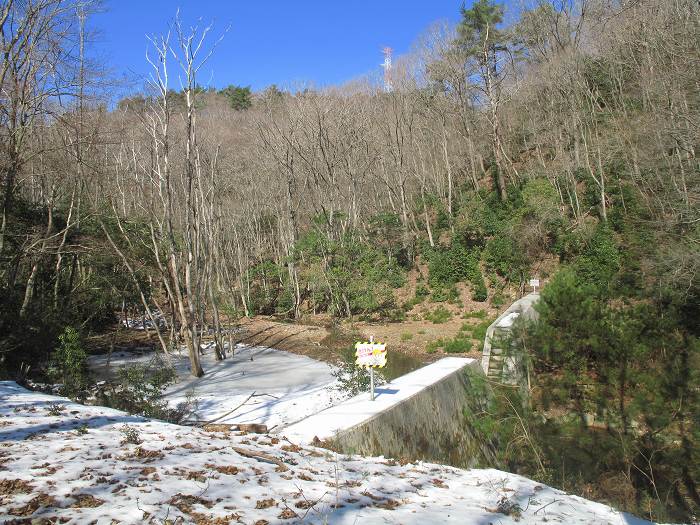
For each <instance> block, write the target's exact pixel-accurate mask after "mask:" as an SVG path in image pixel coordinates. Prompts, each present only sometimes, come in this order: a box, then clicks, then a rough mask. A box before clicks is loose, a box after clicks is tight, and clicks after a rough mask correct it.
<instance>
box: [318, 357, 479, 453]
mask: <svg viewBox="0 0 700 525" xmlns="http://www.w3.org/2000/svg"><path fill="white" fill-rule="evenodd" d="M468 370H470V371H471V372H473V373H477V374H481V369H480V366H479V363H478V361H476V360H472V361H471V362H469V363H468V364H465V366H463V367H462V368H460V369H458V370H456V371H454V372H453V373H451V374H449V375H448V376H446V377H444V378H443V379H441V380H439V381H437V382H435V383H433V384H431V385H430V386H427V387H426V388H424V389H423V390H421V391H420V392H418V393H417V394H415V395H413V396H412V397H410V398H409V399H406V400H404V401H402V402H401V403H400V404H398V405H396V406H394V407H392V408H390V409H388V410H385V411H382V412H380V413H378V414H377V415H375V416H374V417H373V418H371V419H369V420H367V421H364V422H363V423H361V424H359V425H356V426H354V427H352V428H349V429H346V430H343V431H341V432H339V433H338V434H337V435H336V437H335V438H334V439H332V440H331V442H332V444H333V446H334V448H336V449H337V450H341V451H343V452H345V453H349V454H362V455H370V456H377V455H383V456H385V457H390V458H395V459H405V460H410V461H416V460H425V461H432V462H440V463H448V464H450V465H454V466H460V467H472V466H475V465H476V463H477V460H478V459H479V458H481V459H483V458H484V457H485V456H486V457H489V456H490V454H491V452H490V449H489V447H488V446H487V445H486V444H484V443H481V442H479V441H477V440H476V439H474V437H473V432H472V431H471V428H472V426H471V422H470V421H469V420H468V417H467V415H466V414H467V413H473V412H476V410H474V404H475V403H477V404H478V403H479V402H481V400H479V399H475V398H474V396H473V395H471V394H470V384H469V375H468ZM469 408H471V410H468V409H469Z"/></svg>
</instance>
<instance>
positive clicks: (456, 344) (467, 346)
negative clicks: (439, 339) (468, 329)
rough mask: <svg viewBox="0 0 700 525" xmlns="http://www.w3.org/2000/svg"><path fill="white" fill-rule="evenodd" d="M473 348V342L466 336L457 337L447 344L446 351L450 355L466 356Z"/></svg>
mask: <svg viewBox="0 0 700 525" xmlns="http://www.w3.org/2000/svg"><path fill="white" fill-rule="evenodd" d="M471 348H472V342H471V341H470V340H469V339H468V338H467V337H465V336H460V335H457V336H456V337H455V338H454V339H452V341H449V342H447V343H446V344H445V347H444V350H445V352H447V353H448V354H465V353H467V352H469V350H471Z"/></svg>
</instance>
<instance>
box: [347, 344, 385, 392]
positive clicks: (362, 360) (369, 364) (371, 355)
mask: <svg viewBox="0 0 700 525" xmlns="http://www.w3.org/2000/svg"><path fill="white" fill-rule="evenodd" d="M355 357H356V358H357V359H356V361H355V364H356V365H357V366H361V367H364V368H369V386H370V398H371V400H372V401H374V399H375V396H374V368H375V367H379V368H382V367H383V366H386V345H385V344H384V343H375V342H374V336H370V338H369V342H359V343H355Z"/></svg>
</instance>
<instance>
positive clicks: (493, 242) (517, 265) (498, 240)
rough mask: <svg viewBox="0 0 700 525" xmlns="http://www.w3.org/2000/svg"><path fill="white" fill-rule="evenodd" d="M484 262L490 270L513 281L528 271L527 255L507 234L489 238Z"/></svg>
mask: <svg viewBox="0 0 700 525" xmlns="http://www.w3.org/2000/svg"><path fill="white" fill-rule="evenodd" d="M484 263H485V264H486V268H487V269H488V270H490V271H494V272H496V273H497V274H498V275H500V276H502V277H505V278H507V279H510V280H512V281H519V280H521V279H522V278H523V276H524V274H525V273H526V271H527V262H526V260H525V255H524V254H523V252H522V250H521V249H520V247H519V246H518V245H517V243H516V242H515V240H514V239H512V238H511V237H510V236H507V235H501V236H497V237H493V238H491V239H489V241H488V242H487V243H486V248H485V249H484Z"/></svg>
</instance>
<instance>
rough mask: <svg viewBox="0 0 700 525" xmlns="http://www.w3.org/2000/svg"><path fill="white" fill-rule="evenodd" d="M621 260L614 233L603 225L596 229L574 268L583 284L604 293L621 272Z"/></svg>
mask: <svg viewBox="0 0 700 525" xmlns="http://www.w3.org/2000/svg"><path fill="white" fill-rule="evenodd" d="M621 260H622V257H621V254H620V251H619V249H618V247H617V244H616V243H615V240H614V239H613V235H612V231H611V230H610V229H609V228H608V227H606V226H604V225H603V226H599V227H598V228H596V231H595V232H594V234H593V236H592V237H591V239H590V240H589V241H588V244H587V246H586V248H585V249H584V251H583V253H582V254H581V255H580V256H579V257H578V259H577V260H576V263H575V265H574V268H575V270H576V274H577V275H578V277H579V278H580V280H581V281H582V282H583V283H586V284H590V285H593V286H595V287H596V288H597V289H598V290H599V291H601V292H603V291H606V290H608V289H609V287H610V283H611V281H612V280H613V278H614V277H615V275H616V274H617V273H618V272H619V271H620V267H621Z"/></svg>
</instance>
